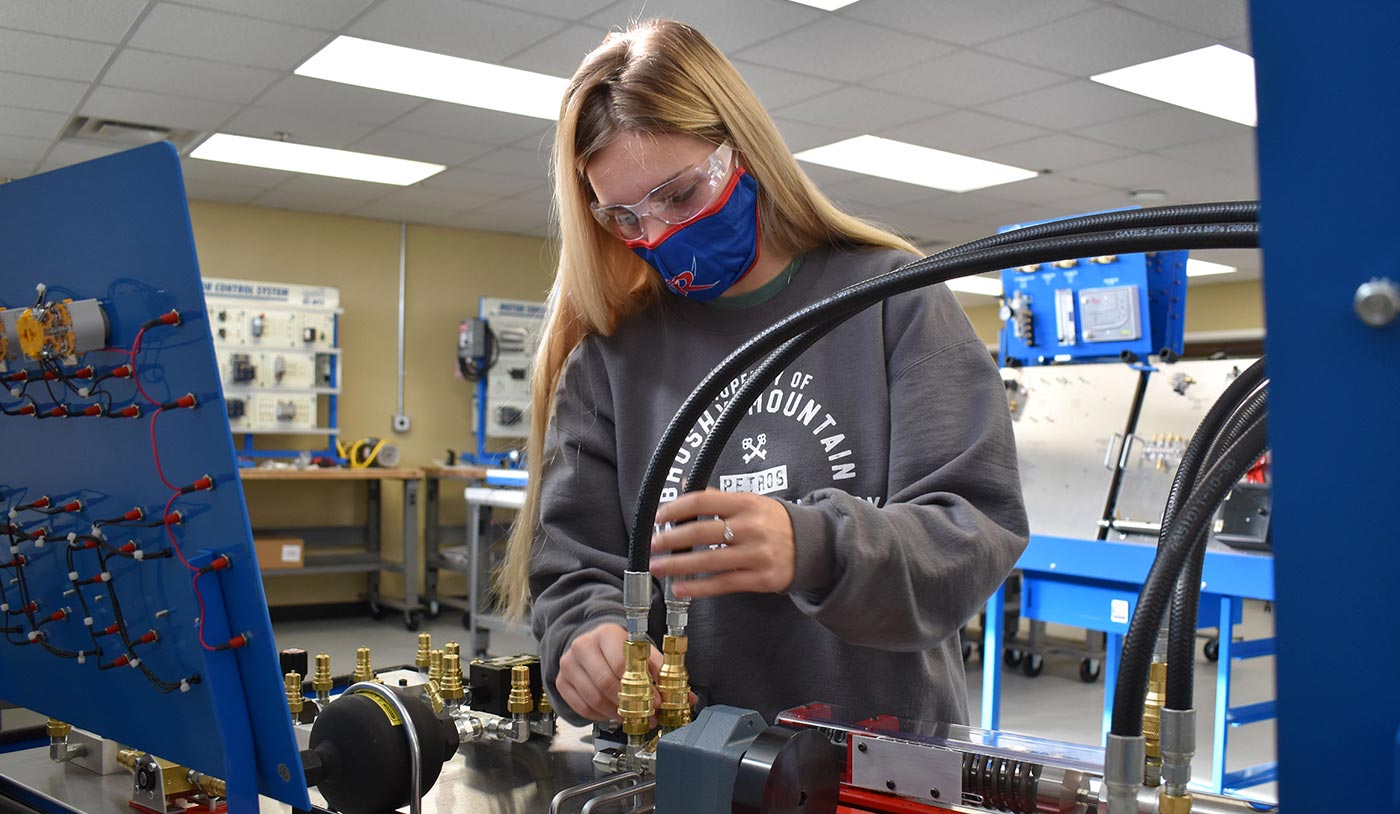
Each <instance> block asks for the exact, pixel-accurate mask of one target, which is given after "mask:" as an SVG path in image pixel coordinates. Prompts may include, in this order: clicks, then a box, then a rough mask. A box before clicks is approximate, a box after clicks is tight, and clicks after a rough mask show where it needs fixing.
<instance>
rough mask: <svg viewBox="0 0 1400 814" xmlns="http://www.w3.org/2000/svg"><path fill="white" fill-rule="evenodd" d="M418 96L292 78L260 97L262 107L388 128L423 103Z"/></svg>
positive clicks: (281, 82) (300, 77)
mask: <svg viewBox="0 0 1400 814" xmlns="http://www.w3.org/2000/svg"><path fill="white" fill-rule="evenodd" d="M423 101H424V100H423V99H421V98H419V97H417V96H405V95H403V94H399V93H386V92H384V91H380V90H370V89H369V88H361V87H356V86H354V85H346V84H343V83H340V82H327V81H325V80H322V79H309V78H307V77H305V76H288V77H286V78H285V79H283V80H282V81H280V82H278V83H277V84H275V85H273V86H272V87H271V88H268V90H267V92H266V93H264V94H263V95H262V96H260V97H258V107H268V108H272V109H274V110H291V111H295V112H298V113H306V114H308V115H311V116H322V117H325V118H327V119H337V120H339V121H345V122H359V123H360V124H374V125H385V124H388V123H389V122H391V121H394V120H395V119H397V118H399V117H400V116H402V115H403V114H405V113H407V112H408V111H410V110H412V109H414V108H415V107H418V106H419V105H421V104H423Z"/></svg>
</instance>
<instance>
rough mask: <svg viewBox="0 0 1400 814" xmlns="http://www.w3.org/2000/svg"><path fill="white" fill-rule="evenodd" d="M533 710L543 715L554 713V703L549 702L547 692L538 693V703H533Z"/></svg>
mask: <svg viewBox="0 0 1400 814" xmlns="http://www.w3.org/2000/svg"><path fill="white" fill-rule="evenodd" d="M535 711H536V712H538V713H539V714H541V715H544V716H550V715H553V714H554V705H553V704H551V703H549V693H544V692H542V693H540V700H539V703H537V704H535Z"/></svg>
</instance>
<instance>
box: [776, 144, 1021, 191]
mask: <svg viewBox="0 0 1400 814" xmlns="http://www.w3.org/2000/svg"><path fill="white" fill-rule="evenodd" d="M796 157H797V158H798V159H800V160H802V161H806V162H809V163H812V164H821V165H822V166H824V167H835V168H836V169H838V170H849V171H851V172H859V173H864V174H865V175H873V176H875V177H877V178H888V179H889V180H891V181H903V182H904V183H906V184H917V185H919V186H922V187H930V188H932V189H942V190H947V191H948V192H969V191H971V190H974V189H985V188H986V187H994V186H997V185H999V184H1009V183H1011V182H1012V181H1024V180H1025V179H1027V178H1034V177H1036V176H1037V175H1039V174H1040V173H1037V172H1033V171H1031V170H1023V169H1021V168H1020V167H1012V166H1008V165H1006V164H998V163H996V162H995V161H983V160H982V159H980V158H972V157H970V156H965V155H958V154H957V153H946V152H944V151H942V150H934V149H932V148H929V147H920V146H919V145H917V144H906V143H904V142H902V141H893V140H891V139H887V138H880V137H879V136H856V137H855V138H850V139H846V140H845V141H838V142H836V143H835V144H828V145H826V146H824V147H813V148H812V149H810V150H803V151H802V152H800V153H797V154H796Z"/></svg>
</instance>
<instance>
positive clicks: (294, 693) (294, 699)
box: [285, 672, 305, 723]
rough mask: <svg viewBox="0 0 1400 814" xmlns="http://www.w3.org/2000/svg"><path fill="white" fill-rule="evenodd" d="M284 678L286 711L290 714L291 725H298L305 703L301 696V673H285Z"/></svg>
mask: <svg viewBox="0 0 1400 814" xmlns="http://www.w3.org/2000/svg"><path fill="white" fill-rule="evenodd" d="M285 678H286V685H287V709H289V710H291V712H292V723H299V722H300V721H301V711H302V709H303V708H304V706H305V701H304V699H303V698H302V695H301V673H297V672H291V673H287V675H286V677H285Z"/></svg>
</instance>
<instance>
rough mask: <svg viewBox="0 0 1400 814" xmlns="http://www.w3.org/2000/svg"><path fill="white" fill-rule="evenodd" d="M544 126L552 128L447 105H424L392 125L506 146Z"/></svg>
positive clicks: (511, 115) (507, 115) (538, 121)
mask: <svg viewBox="0 0 1400 814" xmlns="http://www.w3.org/2000/svg"><path fill="white" fill-rule="evenodd" d="M547 126H552V125H546V123H545V121H544V120H543V119H535V118H531V117H529V116H517V115H515V114H514V113H501V112H500V111H496V110H485V109H483V108H479V107H466V106H465V105H453V104H448V103H447V102H428V103H426V104H424V105H421V106H420V107H418V108H417V109H416V110H414V111H412V112H411V113H408V114H405V115H404V116H403V117H402V118H399V119H397V120H396V121H395V122H394V128H395V129H398V130H411V131H413V132H415V133H427V134H428V135H430V136H443V137H445V138H453V139H462V140H464V141H474V142H477V143H479V144H509V143H511V142H514V141H519V140H522V139H525V138H527V137H530V136H537V135H539V134H541V133H543V132H544V130H545V129H546V127H547Z"/></svg>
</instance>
